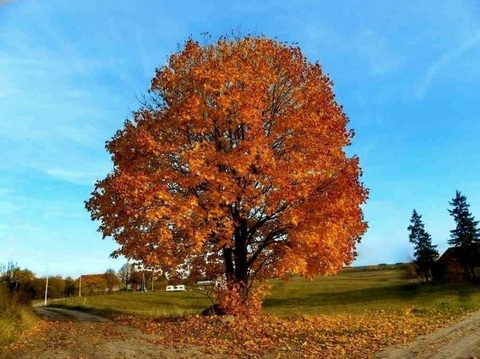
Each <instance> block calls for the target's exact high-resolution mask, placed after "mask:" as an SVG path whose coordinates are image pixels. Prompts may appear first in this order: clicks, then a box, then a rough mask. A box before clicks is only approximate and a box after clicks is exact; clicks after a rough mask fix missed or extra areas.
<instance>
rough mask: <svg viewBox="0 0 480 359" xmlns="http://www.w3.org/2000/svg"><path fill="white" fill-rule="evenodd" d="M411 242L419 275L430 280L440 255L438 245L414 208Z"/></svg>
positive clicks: (411, 220)
mask: <svg viewBox="0 0 480 359" xmlns="http://www.w3.org/2000/svg"><path fill="white" fill-rule="evenodd" d="M408 230H409V231H410V234H409V236H408V238H409V241H410V243H413V245H414V246H415V247H414V253H413V257H414V259H413V262H414V263H415V267H416V272H417V275H418V276H419V277H420V278H421V279H422V280H425V281H426V282H428V280H429V278H431V277H432V269H433V266H434V264H435V261H436V259H437V257H438V251H437V249H436V248H437V246H436V245H433V244H432V237H431V236H430V234H429V233H428V232H427V231H426V230H425V226H424V224H423V222H422V216H421V215H419V214H418V213H417V211H416V210H413V213H412V218H411V219H410V225H409V226H408Z"/></svg>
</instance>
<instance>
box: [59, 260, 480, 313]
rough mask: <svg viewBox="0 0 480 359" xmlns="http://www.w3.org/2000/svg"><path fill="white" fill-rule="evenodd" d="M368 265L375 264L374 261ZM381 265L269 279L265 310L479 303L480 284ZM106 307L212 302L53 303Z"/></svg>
mask: <svg viewBox="0 0 480 359" xmlns="http://www.w3.org/2000/svg"><path fill="white" fill-rule="evenodd" d="M373 269H378V267H374V268H373ZM382 269H383V270H371V269H370V270H365V269H356V270H351V269H350V270H346V271H343V272H342V273H340V274H339V275H337V276H329V277H316V278H314V279H313V280H306V279H303V278H298V277H294V278H291V279H290V280H288V281H282V280H270V281H269V282H268V283H269V285H270V290H269V292H270V294H269V295H268V296H267V297H266V298H265V301H264V311H265V312H267V313H269V314H272V315H275V316H280V317H285V316H288V317H291V316H302V315H317V314H336V313H339V314H340V313H343V314H345V313H363V312H370V311H372V312H373V311H378V310H405V309H410V308H417V309H418V310H440V309H442V308H448V309H452V310H456V309H459V310H475V309H480V286H479V285H478V284H471V283H439V284H428V285H422V284H419V283H416V282H415V281H414V280H411V279H406V278H405V270H404V269H402V268H398V267H394V266H390V267H385V268H382ZM53 304H55V305H66V306H71V307H82V308H83V309H86V310H96V311H103V312H104V313H105V312H109V313H125V314H135V315H142V316H148V317H163V316H178V315H184V314H195V313H199V312H201V311H202V310H203V309H204V308H206V307H208V306H209V305H211V302H210V301H209V299H208V298H207V297H206V296H204V295H202V294H200V293H196V292H194V291H187V292H164V291H159V292H146V293H144V292H119V293H115V294H109V295H101V296H91V297H86V298H72V299H68V300H65V301H59V302H55V303H53Z"/></svg>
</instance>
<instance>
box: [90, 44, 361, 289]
mask: <svg viewBox="0 0 480 359" xmlns="http://www.w3.org/2000/svg"><path fill="white" fill-rule="evenodd" d="M332 85H333V84H332V82H331V81H330V80H329V78H328V77H327V76H326V75H325V74H323V72H322V69H321V67H320V65H319V64H317V63H309V62H308V61H307V60H306V59H305V57H304V56H303V55H302V53H301V51H300V49H299V48H297V47H290V46H287V45H285V44H283V43H279V42H277V41H274V40H271V39H267V38H263V37H260V38H251V37H247V38H242V39H234V40H231V39H220V40H219V41H218V42H216V43H213V44H210V45H205V46H202V45H200V44H198V43H197V42H195V41H193V40H188V41H187V42H186V43H185V47H184V48H183V49H182V50H180V51H179V52H178V53H175V54H173V55H172V56H171V57H170V59H169V62H168V64H167V65H165V66H163V67H162V68H160V69H157V72H156V75H155V77H154V78H153V80H152V86H151V94H152V98H151V101H150V102H149V103H147V104H145V105H144V106H142V108H141V109H140V110H138V111H137V112H136V113H135V114H134V116H133V119H132V120H129V121H126V122H125V124H124V127H123V129H121V130H119V131H118V132H117V133H116V134H115V136H114V137H113V139H112V140H111V141H109V142H108V143H107V146H106V147H107V150H108V151H109V152H110V153H111V154H112V159H113V162H114V169H113V172H112V173H111V174H109V175H108V176H107V177H106V178H105V179H104V180H101V181H98V182H97V183H96V185H95V189H94V191H93V193H92V195H91V198H90V199H89V201H87V202H86V207H87V209H88V210H89V211H90V213H91V217H92V219H93V220H100V222H101V224H100V228H99V230H100V231H101V232H102V233H103V235H104V237H113V238H114V239H115V241H116V242H117V243H118V244H119V245H120V248H119V249H118V250H117V251H116V252H114V253H113V255H118V254H123V255H125V256H126V257H128V258H132V259H135V260H138V261H141V262H143V264H144V265H145V266H154V267H161V268H165V269H168V270H169V271H170V272H172V271H175V270H177V271H179V270H183V271H185V272H186V273H190V274H192V275H196V276H201V277H207V278H212V279H213V278H216V277H219V276H221V277H223V278H224V279H226V282H227V283H232V284H235V285H238V284H240V285H242V286H246V288H248V287H249V286H250V285H251V283H252V279H253V278H254V277H256V276H261V277H265V276H272V275H274V276H283V275H287V274H292V273H295V274H300V275H307V276H309V275H315V274H331V273H335V272H336V271H338V270H339V269H341V268H342V266H343V265H345V264H348V263H350V262H351V261H352V260H353V259H354V257H355V245H356V243H357V242H358V241H359V239H360V236H361V235H362V234H363V233H364V232H365V230H366V223H365V222H364V221H363V215H362V210H361V208H360V206H361V205H362V204H363V203H364V202H365V201H366V198H367V190H366V189H365V188H364V187H363V185H362V183H360V182H359V178H360V176H361V170H360V167H359V160H358V158H357V157H355V156H354V157H348V156H347V155H346V154H345V152H344V147H345V146H348V145H349V144H350V140H351V138H352V136H353V132H352V131H349V130H348V129H347V123H348V119H347V117H346V116H345V114H344V113H343V111H342V109H341V107H340V106H339V105H338V104H337V103H336V102H335V99H334V93H333V91H332Z"/></svg>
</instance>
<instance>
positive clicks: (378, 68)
mask: <svg viewBox="0 0 480 359" xmlns="http://www.w3.org/2000/svg"><path fill="white" fill-rule="evenodd" d="M352 40H353V43H352V48H353V49H355V51H356V52H357V53H359V54H360V56H361V57H362V58H364V59H365V60H366V61H367V63H368V67H369V70H370V73H371V74H372V75H376V76H381V75H385V74H388V73H390V72H392V71H395V70H396V69H397V68H398V67H399V66H400V65H401V63H402V62H403V59H402V56H401V55H400V54H399V53H397V52H395V51H394V50H393V49H392V47H391V46H390V44H389V43H388V40H387V38H386V37H385V36H382V35H381V34H378V33H376V32H375V31H372V30H364V31H362V32H361V33H359V34H358V36H356V37H355V38H354V39H352Z"/></svg>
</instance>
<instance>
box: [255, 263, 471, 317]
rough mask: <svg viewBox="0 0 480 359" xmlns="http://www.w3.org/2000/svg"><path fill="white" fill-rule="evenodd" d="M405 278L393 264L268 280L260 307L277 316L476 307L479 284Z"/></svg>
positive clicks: (400, 270) (467, 308)
mask: <svg viewBox="0 0 480 359" xmlns="http://www.w3.org/2000/svg"><path fill="white" fill-rule="evenodd" d="M404 277H405V275H404V270H402V269H396V270H381V271H379V270H376V271H365V272H363V271H358V272H345V273H341V274H340V275H338V276H333V277H317V278H315V279H314V280H313V281H307V280H304V279H301V278H293V279H291V280H289V281H287V282H283V281H280V280H273V281H271V282H270V284H271V289H270V293H271V294H270V296H268V297H267V298H266V299H265V302H264V310H265V311H267V312H268V313H270V314H273V315H277V316H296V315H315V314H334V313H360V312H366V311H367V312H368V311H378V310H404V309H409V308H419V309H421V308H424V309H442V308H445V307H448V308H449V309H453V310H456V309H458V310H476V309H480V285H478V284H472V283H437V284H430V283H429V284H420V283H418V282H415V281H412V280H409V279H404Z"/></svg>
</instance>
